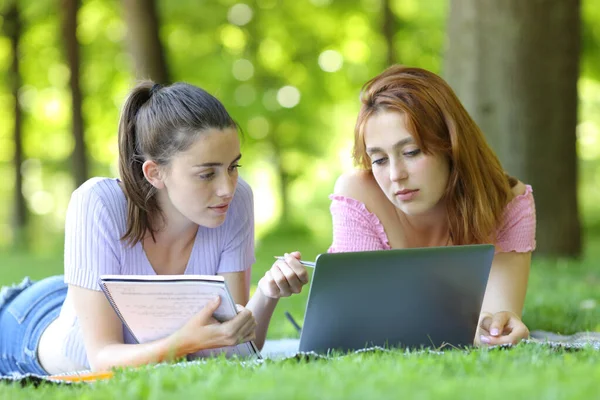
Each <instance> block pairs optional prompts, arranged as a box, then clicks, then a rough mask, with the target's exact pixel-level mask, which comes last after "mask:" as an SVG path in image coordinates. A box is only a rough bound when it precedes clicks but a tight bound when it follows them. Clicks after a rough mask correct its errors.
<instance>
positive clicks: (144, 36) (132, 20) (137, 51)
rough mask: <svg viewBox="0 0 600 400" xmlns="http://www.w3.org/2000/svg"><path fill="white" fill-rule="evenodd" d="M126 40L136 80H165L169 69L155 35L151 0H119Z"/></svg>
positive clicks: (155, 18) (164, 82)
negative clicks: (123, 14) (124, 24)
mask: <svg viewBox="0 0 600 400" xmlns="http://www.w3.org/2000/svg"><path fill="white" fill-rule="evenodd" d="M123 6H124V11H125V20H126V21H127V30H128V32H127V40H128V42H129V48H130V51H131V54H132V55H133V59H134V62H135V70H136V71H135V74H136V77H137V78H138V79H151V80H153V81H154V82H157V83H161V84H166V83H169V71H168V68H167V63H166V61H165V55H164V50H163V46H162V43H161V41H160V37H159V28H160V25H159V21H158V15H157V12H156V4H155V2H154V0H123Z"/></svg>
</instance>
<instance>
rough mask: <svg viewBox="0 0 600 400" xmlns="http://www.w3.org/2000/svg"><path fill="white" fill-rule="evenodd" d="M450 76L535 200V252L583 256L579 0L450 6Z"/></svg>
mask: <svg viewBox="0 0 600 400" xmlns="http://www.w3.org/2000/svg"><path fill="white" fill-rule="evenodd" d="M448 38H449V46H448V48H447V53H446V60H445V61H446V64H445V76H446V78H447V79H448V82H449V83H450V84H451V85H452V87H453V88H454V89H455V90H456V92H457V94H458V96H459V97H460V98H461V100H462V101H463V103H464V105H465V107H466V108H467V110H468V111H469V112H470V113H471V115H472V116H473V118H474V119H475V121H477V123H478V124H479V126H480V127H481V128H482V130H483V132H484V133H485V134H486V136H487V138H488V140H489V142H490V144H491V145H492V147H493V148H494V150H495V151H496V153H497V154H498V156H499V157H500V160H501V161H502V163H503V165H504V167H505V169H506V171H507V172H508V173H509V174H511V175H513V176H515V177H517V178H519V179H520V180H522V181H524V182H526V183H528V184H531V185H532V186H533V189H534V191H535V196H536V210H537V221H538V229H537V250H536V253H537V254H542V255H551V256H578V255H579V254H580V252H581V233H580V231H581V230H580V222H579V212H578V203H577V175H578V174H577V154H576V135H575V129H576V124H577V79H578V73H579V51H580V44H579V42H580V3H579V0H545V1H522V0H505V1H496V0H451V2H450V12H449V19H448Z"/></svg>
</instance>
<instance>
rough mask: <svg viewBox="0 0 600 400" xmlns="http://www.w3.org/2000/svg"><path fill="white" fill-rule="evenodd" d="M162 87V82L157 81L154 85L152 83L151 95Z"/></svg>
mask: <svg viewBox="0 0 600 400" xmlns="http://www.w3.org/2000/svg"><path fill="white" fill-rule="evenodd" d="M161 88H162V85H161V84H160V83H155V84H154V85H152V87H151V88H150V96H151V97H152V96H153V95H154V93H156V92H158V91H159V90H160V89H161Z"/></svg>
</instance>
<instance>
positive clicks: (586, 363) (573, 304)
mask: <svg viewBox="0 0 600 400" xmlns="http://www.w3.org/2000/svg"><path fill="white" fill-rule="evenodd" d="M300 237H301V236H300ZM326 248H327V244H326V243H321V242H318V241H316V240H312V239H306V238H305V239H298V236H295V237H294V236H292V235H289V234H277V235H276V234H273V235H271V236H269V237H266V238H264V239H263V240H262V241H261V242H260V243H259V245H258V246H257V264H256V265H255V268H254V271H253V282H256V281H257V280H258V278H259V277H260V276H261V275H262V274H263V273H264V270H265V269H266V268H268V267H269V266H270V265H271V263H272V260H273V258H272V257H273V256H274V255H279V254H282V253H283V252H284V251H291V250H295V249H298V250H300V251H302V253H303V255H304V257H305V258H306V259H314V257H315V256H316V255H317V254H318V253H319V252H323V251H325V250H326ZM586 250H587V251H586V256H585V257H584V258H583V259H582V260H580V261H566V260H559V261H548V260H541V259H535V260H534V263H533V266H532V272H531V279H530V286H529V291H528V295H527V301H526V306H525V313H524V320H525V322H526V323H527V324H528V326H529V327H530V328H531V329H532V330H533V329H541V330H552V331H555V332H561V333H572V332H576V331H583V330H598V331H600V268H598V265H597V263H596V261H595V260H597V259H598V257H599V256H600V239H591V240H588V248H587V249H586ZM61 268H62V265H61V255H60V254H59V253H57V254H54V255H48V256H43V257H42V256H29V255H25V254H22V253H19V254H5V255H4V256H3V257H2V261H0V284H7V283H10V282H13V281H16V280H18V279H20V278H21V277H22V276H23V275H26V274H27V275H30V276H32V277H33V278H39V277H42V276H46V275H49V274H53V273H60V270H61ZM307 293H308V290H305V291H304V292H303V293H302V294H301V295H298V296H294V297H292V298H289V299H284V300H282V301H281V302H280V304H279V305H278V307H277V310H276V313H275V315H274V316H273V320H272V324H271V327H270V330H269V338H271V339H276V338H283V337H296V336H297V334H296V331H295V330H294V328H293V327H292V326H291V324H290V323H289V322H288V321H287V320H286V319H285V317H284V312H285V311H289V312H290V313H291V314H292V315H294V317H295V318H296V319H297V320H298V321H299V322H301V321H302V316H303V314H304V306H305V303H306V296H307ZM599 360H600V354H599V353H598V352H597V351H594V350H583V351H570V352H567V351H560V350H553V349H550V348H548V347H544V346H540V345H534V344H522V345H519V346H517V347H516V348H512V349H492V350H487V349H476V350H472V351H458V350H450V351H445V352H444V353H442V354H439V353H430V352H413V353H406V352H402V351H394V352H386V353H376V354H362V355H360V354H359V355H351V356H346V357H342V358H339V359H336V360H328V361H323V360H312V361H310V362H306V361H302V362H297V361H295V360H288V361H285V362H265V363H263V364H261V365H240V364H239V363H236V362H231V361H227V360H224V359H217V360H209V361H207V362H205V363H194V364H191V365H187V366H185V367H182V366H170V367H164V366H161V367H145V368H139V369H132V370H123V371H117V374H116V376H115V377H114V378H113V379H111V380H110V381H105V382H97V383H94V384H91V385H88V384H83V385H76V386H73V387H52V386H44V387H40V388H37V389H35V388H33V387H27V388H20V387H16V386H11V385H6V384H4V385H0V398H2V399H5V398H6V399H13V398H14V399H33V398H71V397H73V396H76V397H81V398H90V399H91V398H114V397H122V398H127V399H138V398H139V399H142V398H144V399H145V398H157V399H159V398H160V399H162V398H181V399H183V398H190V397H194V398H202V399H211V398H249V397H253V396H257V397H259V398H261V399H263V398H278V399H279V398H289V399H292V398H294V399H296V398H315V397H317V398H328V399H330V398H344V399H346V398H358V399H365V398H382V397H386V398H388V397H406V398H411V399H413V398H436V399H437V398H491V399H494V398H502V399H506V398H511V399H512V398H551V399H553V398H569V399H572V398H581V399H584V398H585V399H589V398H593V397H594V396H597V392H598V382H600V362H598V361H599Z"/></svg>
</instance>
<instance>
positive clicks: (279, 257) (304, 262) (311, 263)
mask: <svg viewBox="0 0 600 400" xmlns="http://www.w3.org/2000/svg"><path fill="white" fill-rule="evenodd" d="M275 258H276V259H278V260H283V259H284V257H283V256H275ZM300 264H302V265H304V266H305V267H310V268H314V267H315V263H314V262H310V261H300Z"/></svg>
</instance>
